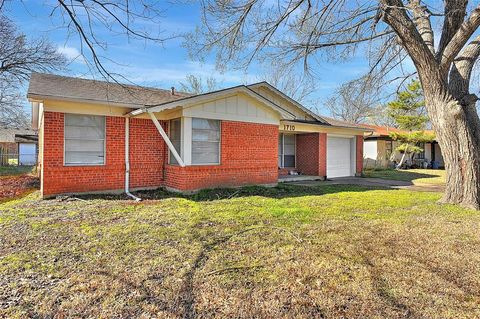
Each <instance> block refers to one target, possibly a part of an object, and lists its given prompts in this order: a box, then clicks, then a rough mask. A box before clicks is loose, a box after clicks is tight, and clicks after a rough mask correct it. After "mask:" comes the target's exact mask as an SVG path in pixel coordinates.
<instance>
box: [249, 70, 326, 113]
mask: <svg viewBox="0 0 480 319" xmlns="http://www.w3.org/2000/svg"><path fill="white" fill-rule="evenodd" d="M258 80H260V81H267V82H268V83H270V84H271V85H273V86H274V87H276V88H277V89H279V90H280V91H282V92H283V93H285V94H286V95H288V96H289V97H291V98H292V99H294V100H296V101H298V102H300V103H303V104H305V106H307V107H310V108H315V107H316V106H318V105H317V103H316V101H315V100H313V99H312V94H313V93H314V92H315V91H316V89H317V86H316V81H315V79H314V78H313V77H311V76H307V75H304V74H301V73H299V72H298V70H295V69H293V68H288V67H285V66H284V65H282V64H281V63H276V62H275V61H272V63H271V64H269V65H268V66H266V67H264V69H263V71H262V74H261V75H260V76H259V77H258Z"/></svg>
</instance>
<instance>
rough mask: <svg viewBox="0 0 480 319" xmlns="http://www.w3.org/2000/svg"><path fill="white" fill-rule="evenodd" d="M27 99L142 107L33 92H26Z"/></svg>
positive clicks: (32, 100) (31, 100)
mask: <svg viewBox="0 0 480 319" xmlns="http://www.w3.org/2000/svg"><path fill="white" fill-rule="evenodd" d="M27 99H28V101H29V102H39V101H44V100H56V101H69V102H77V103H89V104H101V105H105V106H114V107H126V108H131V109H138V108H141V107H143V105H142V104H133V103H121V102H114V101H104V100H96V99H80V98H75V97H65V96H57V95H44V94H35V93H27Z"/></svg>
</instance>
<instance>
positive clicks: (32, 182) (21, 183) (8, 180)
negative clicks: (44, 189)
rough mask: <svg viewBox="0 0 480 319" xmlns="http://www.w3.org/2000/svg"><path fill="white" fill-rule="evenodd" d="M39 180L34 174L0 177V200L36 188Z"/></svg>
mask: <svg viewBox="0 0 480 319" xmlns="http://www.w3.org/2000/svg"><path fill="white" fill-rule="evenodd" d="M39 185H40V182H39V180H38V178H37V177H36V176H33V175H20V176H4V177H0V202H5V201H8V200H10V199H14V198H16V197H18V196H21V195H23V194H26V193H29V192H31V191H33V190H35V189H38V187H39Z"/></svg>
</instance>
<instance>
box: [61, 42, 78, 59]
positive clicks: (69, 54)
mask: <svg viewBox="0 0 480 319" xmlns="http://www.w3.org/2000/svg"><path fill="white" fill-rule="evenodd" d="M57 52H58V53H60V54H63V55H64V56H65V57H66V58H67V59H68V60H70V61H74V60H76V59H78V58H79V57H80V56H81V54H80V51H78V49H77V48H74V47H69V46H64V47H60V46H59V47H58V48H57Z"/></svg>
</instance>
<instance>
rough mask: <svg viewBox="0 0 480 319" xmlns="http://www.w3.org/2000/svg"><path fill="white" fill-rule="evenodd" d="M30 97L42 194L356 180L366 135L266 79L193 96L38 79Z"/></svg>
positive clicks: (58, 78) (72, 80) (34, 79)
mask: <svg viewBox="0 0 480 319" xmlns="http://www.w3.org/2000/svg"><path fill="white" fill-rule="evenodd" d="M28 98H29V101H30V102H31V103H32V120H33V125H34V127H38V129H39V162H40V165H39V166H40V167H39V168H40V173H41V192H42V195H43V196H44V197H49V196H53V195H57V194H67V193H79V192H110V191H119V190H124V191H126V192H127V193H128V191H129V190H130V189H145V188H156V187H160V186H163V187H166V188H167V189H172V190H177V191H182V192H189V191H195V190H199V189H202V188H214V187H222V186H241V185H251V184H269V185H271V184H276V183H277V182H278V179H279V176H282V175H285V174H289V173H293V174H297V173H298V174H302V175H309V176H315V177H318V178H322V179H323V178H327V177H328V178H330V177H339V176H354V175H356V174H361V172H362V164H363V135H364V133H365V132H366V131H369V129H365V128H363V127H360V126H355V125H350V124H347V123H344V122H335V123H330V122H329V121H328V120H326V119H324V118H322V117H320V116H318V115H316V114H314V113H313V112H311V111H309V110H308V109H306V108H305V107H303V106H302V105H301V104H299V103H298V102H296V101H294V100H293V99H291V98H290V97H288V96H286V95H285V94H283V93H282V92H280V91H279V90H277V89H276V88H274V87H273V86H271V85H270V84H268V83H266V82H261V83H256V84H252V85H240V86H236V87H231V88H227V89H224V90H219V91H215V92H210V93H206V94H200V95H189V94H185V93H180V92H175V90H174V89H173V88H172V90H160V89H154V88H146V87H138V86H130V85H120V84H112V83H107V82H102V81H94V80H86V79H79V78H70V77H63V76H57V75H51V74H39V73H34V74H32V77H31V79H30V86H29V89H28Z"/></svg>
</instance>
